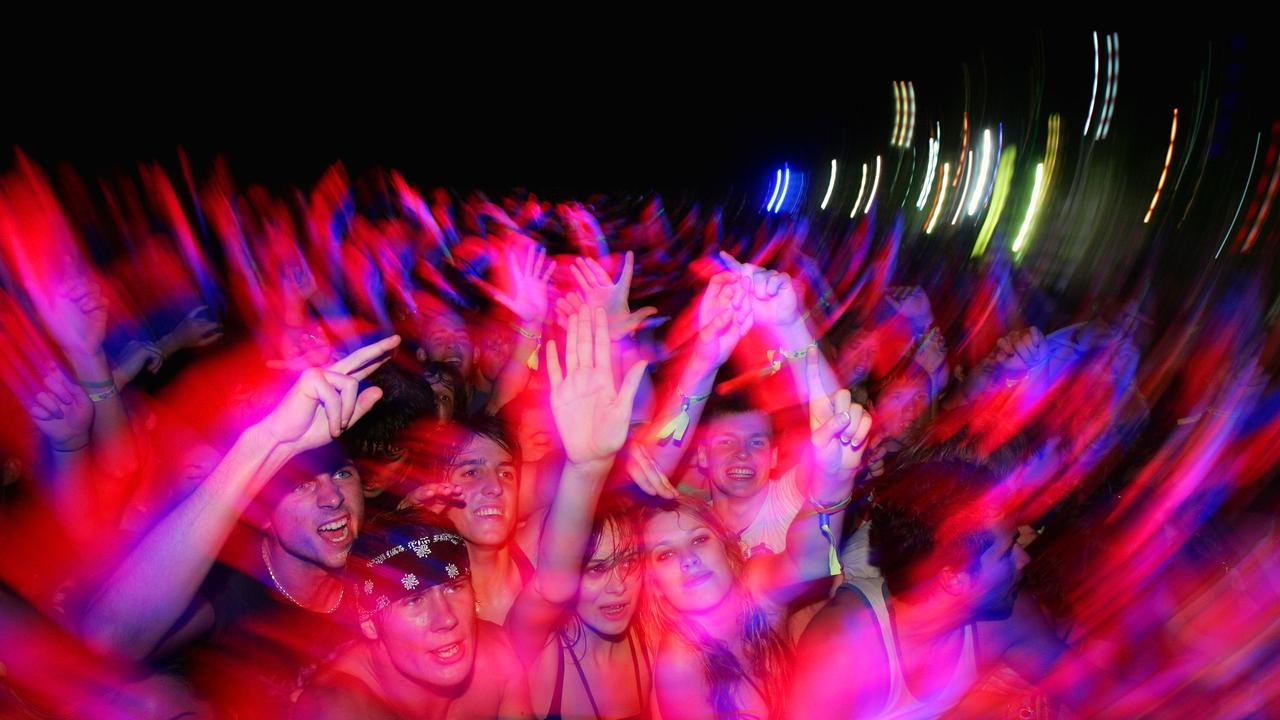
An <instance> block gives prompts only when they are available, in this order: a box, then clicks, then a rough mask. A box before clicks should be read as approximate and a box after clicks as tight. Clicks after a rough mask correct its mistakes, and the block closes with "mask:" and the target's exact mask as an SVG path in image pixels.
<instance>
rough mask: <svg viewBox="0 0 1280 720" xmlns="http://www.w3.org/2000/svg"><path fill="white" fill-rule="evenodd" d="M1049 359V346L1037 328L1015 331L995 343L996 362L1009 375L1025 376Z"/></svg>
mask: <svg viewBox="0 0 1280 720" xmlns="http://www.w3.org/2000/svg"><path fill="white" fill-rule="evenodd" d="M1048 359H1049V346H1048V345H1047V344H1046V343H1045V341H1044V335H1042V334H1040V330H1039V328H1034V327H1033V328H1031V329H1030V330H1015V331H1014V332H1011V333H1009V334H1008V335H1006V336H1004V337H1003V338H1001V339H1000V340H999V341H997V342H996V362H997V363H998V364H999V366H1000V369H1001V370H1002V371H1004V372H1005V373H1007V374H1009V375H1019V376H1020V375H1025V374H1026V373H1027V372H1028V371H1030V370H1031V369H1033V368H1035V367H1037V366H1039V365H1040V364H1041V363H1043V362H1044V361H1045V360H1048Z"/></svg>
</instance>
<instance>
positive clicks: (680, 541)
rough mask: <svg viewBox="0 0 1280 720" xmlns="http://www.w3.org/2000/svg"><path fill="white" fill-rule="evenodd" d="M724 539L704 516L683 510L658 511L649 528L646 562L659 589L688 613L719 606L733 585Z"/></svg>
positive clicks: (649, 576)
mask: <svg viewBox="0 0 1280 720" xmlns="http://www.w3.org/2000/svg"><path fill="white" fill-rule="evenodd" d="M730 552H737V548H729V547H725V545H724V543H722V542H721V541H720V539H719V538H718V537H717V536H716V534H715V533H714V532H713V531H712V530H711V528H709V527H707V526H706V525H705V524H704V523H703V522H702V521H700V520H698V519H697V518H695V517H692V516H690V515H688V514H686V513H683V512H678V511H676V512H665V513H661V514H659V515H655V516H654V517H653V518H651V519H650V520H649V522H648V523H646V524H645V527H644V553H645V565H646V567H647V568H648V581H649V582H650V583H651V584H652V585H651V586H652V588H653V591H654V592H657V593H661V594H662V596H663V597H665V598H666V600H667V602H669V603H670V604H671V605H672V607H674V608H676V609H677V610H679V611H680V612H683V613H702V612H708V611H710V610H713V609H715V608H716V607H718V606H719V605H720V603H722V602H724V600H725V598H726V597H728V595H729V592H730V591H731V590H732V589H733V581H734V577H733V568H732V566H730V565H729V557H728V553H730Z"/></svg>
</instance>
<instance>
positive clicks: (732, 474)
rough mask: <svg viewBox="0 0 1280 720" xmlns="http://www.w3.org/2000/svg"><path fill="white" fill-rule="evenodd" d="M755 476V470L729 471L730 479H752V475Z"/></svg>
mask: <svg viewBox="0 0 1280 720" xmlns="http://www.w3.org/2000/svg"><path fill="white" fill-rule="evenodd" d="M755 474H756V472H755V471H754V470H730V471H729V477H751V476H752V475H755Z"/></svg>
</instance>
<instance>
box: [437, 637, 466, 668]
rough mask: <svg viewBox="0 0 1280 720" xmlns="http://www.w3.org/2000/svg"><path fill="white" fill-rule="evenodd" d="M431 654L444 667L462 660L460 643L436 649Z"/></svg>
mask: <svg viewBox="0 0 1280 720" xmlns="http://www.w3.org/2000/svg"><path fill="white" fill-rule="evenodd" d="M431 654H432V655H433V656H435V658H436V659H437V660H438V661H440V662H442V663H444V664H446V665H449V664H452V663H455V662H457V661H459V660H461V659H462V643H461V642H456V643H449V644H448V645H445V646H444V647H439V648H436V649H435V650H432V651H431Z"/></svg>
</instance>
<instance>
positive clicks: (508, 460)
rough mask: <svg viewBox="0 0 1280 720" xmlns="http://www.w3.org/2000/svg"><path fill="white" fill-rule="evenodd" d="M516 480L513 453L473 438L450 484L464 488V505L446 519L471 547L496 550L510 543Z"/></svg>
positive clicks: (451, 473)
mask: <svg viewBox="0 0 1280 720" xmlns="http://www.w3.org/2000/svg"><path fill="white" fill-rule="evenodd" d="M517 477H518V475H517V474H516V466H515V462H514V461H513V459H512V457H511V453H509V452H507V451H506V450H504V449H503V448H502V446H500V445H498V444H497V443H496V442H494V441H493V440H490V439H489V438H487V437H484V436H483V435H476V436H474V437H473V438H472V439H471V442H469V443H467V446H466V447H465V448H463V449H462V452H460V453H458V457H457V458H455V459H454V461H453V465H452V469H451V470H450V471H449V482H451V483H454V484H455V485H458V486H459V487H461V488H462V503H463V505H462V507H456V506H452V507H450V508H449V510H448V512H447V516H448V518H449V520H451V521H452V522H453V524H454V526H455V527H457V528H458V534H459V535H461V536H462V537H463V538H464V539H465V540H466V541H467V542H468V543H472V544H475V545H481V546H488V547H496V546H500V545H505V544H506V543H507V541H508V540H510V539H511V533H512V532H513V531H514V530H515V527H516V498H517V495H518V490H519V483H518V480H517Z"/></svg>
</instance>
